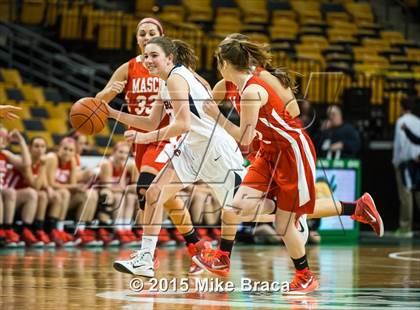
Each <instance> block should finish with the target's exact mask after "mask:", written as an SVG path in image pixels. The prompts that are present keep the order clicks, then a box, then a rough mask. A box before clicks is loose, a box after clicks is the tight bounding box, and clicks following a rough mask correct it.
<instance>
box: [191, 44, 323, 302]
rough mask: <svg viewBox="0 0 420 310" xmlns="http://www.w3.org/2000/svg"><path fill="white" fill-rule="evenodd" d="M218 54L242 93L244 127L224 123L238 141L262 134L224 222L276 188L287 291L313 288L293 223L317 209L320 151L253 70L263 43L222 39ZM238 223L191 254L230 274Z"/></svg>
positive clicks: (246, 141)
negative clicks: (290, 269) (288, 271)
mask: <svg viewBox="0 0 420 310" xmlns="http://www.w3.org/2000/svg"><path fill="white" fill-rule="evenodd" d="M216 57H217V61H218V69H219V71H220V72H221V74H222V76H223V78H224V79H225V80H227V81H232V82H233V83H234V84H235V85H236V86H237V88H238V89H239V90H240V96H241V102H240V107H241V112H240V116H241V123H240V127H237V126H235V125H233V124H231V123H227V124H226V125H227V126H226V128H227V129H228V131H229V133H230V134H231V135H232V136H233V137H235V139H236V141H238V142H239V143H240V144H244V145H249V144H250V143H251V142H252V141H253V140H254V138H255V136H256V135H257V136H258V137H259V138H260V140H261V147H260V149H259V152H258V155H257V157H256V159H255V160H254V162H253V163H252V164H251V166H250V168H249V170H248V172H247V175H246V177H245V179H244V180H243V182H242V184H241V186H240V188H239V190H238V192H237V193H236V195H235V198H234V201H233V208H232V209H230V210H228V209H226V210H224V213H223V221H222V223H235V217H237V215H238V214H241V213H242V212H247V211H249V210H255V209H256V208H258V207H259V206H258V203H256V200H258V198H259V199H260V201H264V200H265V199H264V197H265V196H266V195H267V194H272V195H273V194H274V195H275V196H276V198H277V210H276V217H275V222H276V228H277V231H278V232H279V234H280V235H281V236H282V239H283V241H284V243H285V245H286V247H287V250H288V253H289V255H290V256H291V258H292V261H293V263H294V265H295V268H296V273H295V277H294V279H293V281H292V282H291V284H290V290H289V292H287V293H288V294H306V293H309V292H312V291H314V290H316V289H317V288H318V287H319V284H318V281H317V280H316V277H315V276H314V274H313V273H312V272H311V271H310V270H309V266H308V261H307V258H306V254H305V247H304V241H303V240H302V238H301V237H300V236H299V233H298V230H297V228H296V226H295V225H294V223H295V221H296V220H297V219H298V218H299V217H300V216H301V215H302V214H308V213H313V210H314V206H315V157H316V155H315V151H314V147H313V145H312V142H311V140H310V139H309V137H308V136H307V135H306V133H305V132H304V131H302V130H301V129H298V128H297V126H296V123H295V122H294V121H293V119H292V118H291V116H290V114H289V113H288V112H287V111H286V110H285V107H284V103H283V102H282V101H281V99H280V98H279V96H278V95H277V94H276V93H275V91H274V90H273V88H271V87H270V86H269V85H268V84H267V83H265V82H264V81H262V80H261V79H259V78H258V77H256V76H254V75H253V74H251V73H250V66H251V63H250V60H251V58H253V59H256V60H259V62H260V63H266V62H268V59H269V55H268V53H267V52H266V51H265V49H264V48H263V47H262V46H260V45H257V44H254V43H251V42H247V41H239V40H235V39H233V40H227V41H224V42H222V43H221V44H220V45H219V48H218V50H217V51H216ZM256 198H257V199H256ZM254 212H255V211H254ZM237 223H238V224H239V221H237ZM289 223H292V224H291V225H289ZM236 229H237V227H235V225H223V227H222V241H221V244H220V249H219V250H216V251H215V250H212V249H205V250H202V251H200V253H199V254H198V255H197V256H195V257H194V258H193V260H194V261H195V262H196V263H197V264H198V265H199V266H201V267H202V268H206V269H207V270H208V271H210V272H213V273H215V274H219V275H222V276H227V275H228V273H229V269H230V254H231V251H232V247H233V243H234V238H235V234H236Z"/></svg>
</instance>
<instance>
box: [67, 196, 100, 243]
mask: <svg viewBox="0 0 420 310" xmlns="http://www.w3.org/2000/svg"><path fill="white" fill-rule="evenodd" d="M98 196H99V195H98V191H96V190H95V189H87V190H78V191H76V192H75V193H74V194H73V195H72V199H71V202H70V205H69V209H76V217H75V220H76V225H77V226H76V236H77V237H78V238H79V239H80V242H81V245H85V246H97V245H102V244H103V242H102V241H99V240H97V238H96V233H95V231H93V230H91V229H86V226H87V225H88V224H89V223H91V222H92V220H93V218H94V216H95V213H96V208H97V205H98Z"/></svg>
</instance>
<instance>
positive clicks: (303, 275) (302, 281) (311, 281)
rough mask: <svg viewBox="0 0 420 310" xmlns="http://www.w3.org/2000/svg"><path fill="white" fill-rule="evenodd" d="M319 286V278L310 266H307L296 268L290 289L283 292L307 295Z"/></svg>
mask: <svg viewBox="0 0 420 310" xmlns="http://www.w3.org/2000/svg"><path fill="white" fill-rule="evenodd" d="M317 288H319V283H318V280H317V279H316V277H315V275H314V274H313V273H312V272H311V271H310V270H309V268H305V269H303V270H296V273H295V277H294V278H293V281H292V282H291V283H290V284H289V290H288V291H287V292H283V294H285V295H305V294H308V293H310V292H313V291H315V290H316V289H317Z"/></svg>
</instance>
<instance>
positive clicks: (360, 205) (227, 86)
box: [204, 33, 384, 242]
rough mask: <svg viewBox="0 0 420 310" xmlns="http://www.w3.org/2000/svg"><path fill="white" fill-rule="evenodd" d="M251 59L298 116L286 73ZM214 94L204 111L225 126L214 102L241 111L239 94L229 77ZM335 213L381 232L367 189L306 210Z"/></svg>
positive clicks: (267, 208) (238, 36) (258, 73)
mask: <svg viewBox="0 0 420 310" xmlns="http://www.w3.org/2000/svg"><path fill="white" fill-rule="evenodd" d="M229 39H237V40H245V41H249V38H248V37H247V36H246V35H243V34H239V33H234V34H231V35H229V36H227V37H226V39H225V40H224V42H226V41H227V40H229ZM250 62H251V64H252V66H251V67H250V70H251V71H252V73H253V74H254V75H256V76H257V77H258V78H260V79H261V80H262V81H264V82H266V83H267V84H268V85H269V86H270V87H271V88H273V89H274V90H275V91H276V94H278V95H279V97H280V99H281V100H282V101H283V102H286V106H285V110H287V112H289V114H290V116H291V117H292V118H295V117H296V116H298V115H299V113H300V111H299V106H298V104H297V102H296V99H295V97H294V95H293V91H292V88H291V84H290V80H289V78H288V77H287V75H286V74H285V73H282V74H280V75H276V76H274V75H272V74H271V73H270V72H269V71H267V70H266V69H264V67H265V66H269V64H268V63H261V62H259V61H258V60H257V59H253V58H252V57H251V61H250ZM278 78H279V79H278ZM213 98H214V102H206V103H205V104H204V111H205V112H206V113H207V114H209V115H211V116H212V117H213V118H214V119H218V120H219V124H221V125H222V126H223V127H225V124H227V122H229V121H228V120H227V119H226V118H225V117H224V116H223V115H222V114H220V111H219V109H218V107H217V106H216V104H218V103H220V102H222V100H229V101H230V102H231V103H232V104H233V105H234V107H235V108H236V109H237V110H238V111H240V105H239V102H240V100H241V96H240V94H239V91H238V88H237V87H236V85H235V84H233V83H232V82H231V81H225V80H224V79H222V80H220V81H219V82H218V83H217V84H216V85H215V87H214V88H213ZM214 103H216V104H214ZM229 123H230V122H229ZM225 128H226V127H225ZM226 129H227V128H226ZM259 143H260V142H259V139H258V137H255V138H254V140H253V143H252V148H255V147H256V146H257V148H256V150H255V149H254V150H253V152H252V153H251V154H250V155H248V160H249V161H250V162H251V163H252V161H253V160H254V159H255V155H256V153H257V152H256V151H257V150H258V146H259ZM268 198H270V197H268ZM270 210H275V203H274V201H271V199H267V200H266V203H265V204H264V205H263V207H262V210H261V213H262V214H265V213H267V214H268V213H270ZM337 215H348V216H351V218H352V219H353V220H355V221H358V222H361V223H364V224H368V225H370V226H371V227H372V229H373V230H374V231H375V233H376V234H377V235H378V236H379V237H382V236H383V233H384V227H383V222H382V219H381V217H380V215H379V213H378V211H377V210H376V207H375V203H374V201H373V199H372V197H371V196H370V195H369V194H368V193H365V194H364V195H363V196H362V197H361V198H359V199H358V200H357V201H354V202H342V201H334V200H333V199H331V198H330V197H329V198H321V199H317V200H316V203H315V209H314V212H313V213H312V214H308V218H309V219H315V218H322V217H329V216H337ZM299 222H300V224H301V227H302V229H303V230H304V231H305V232H307V233H308V232H309V231H308V227H307V223H306V215H302V216H301V217H300V218H299ZM305 236H306V238H305V239H304V240H305V242H306V240H307V236H308V235H307V234H305Z"/></svg>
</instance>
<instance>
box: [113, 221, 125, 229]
mask: <svg viewBox="0 0 420 310" xmlns="http://www.w3.org/2000/svg"><path fill="white" fill-rule="evenodd" d="M115 229H116V230H124V220H123V219H116V220H115Z"/></svg>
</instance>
